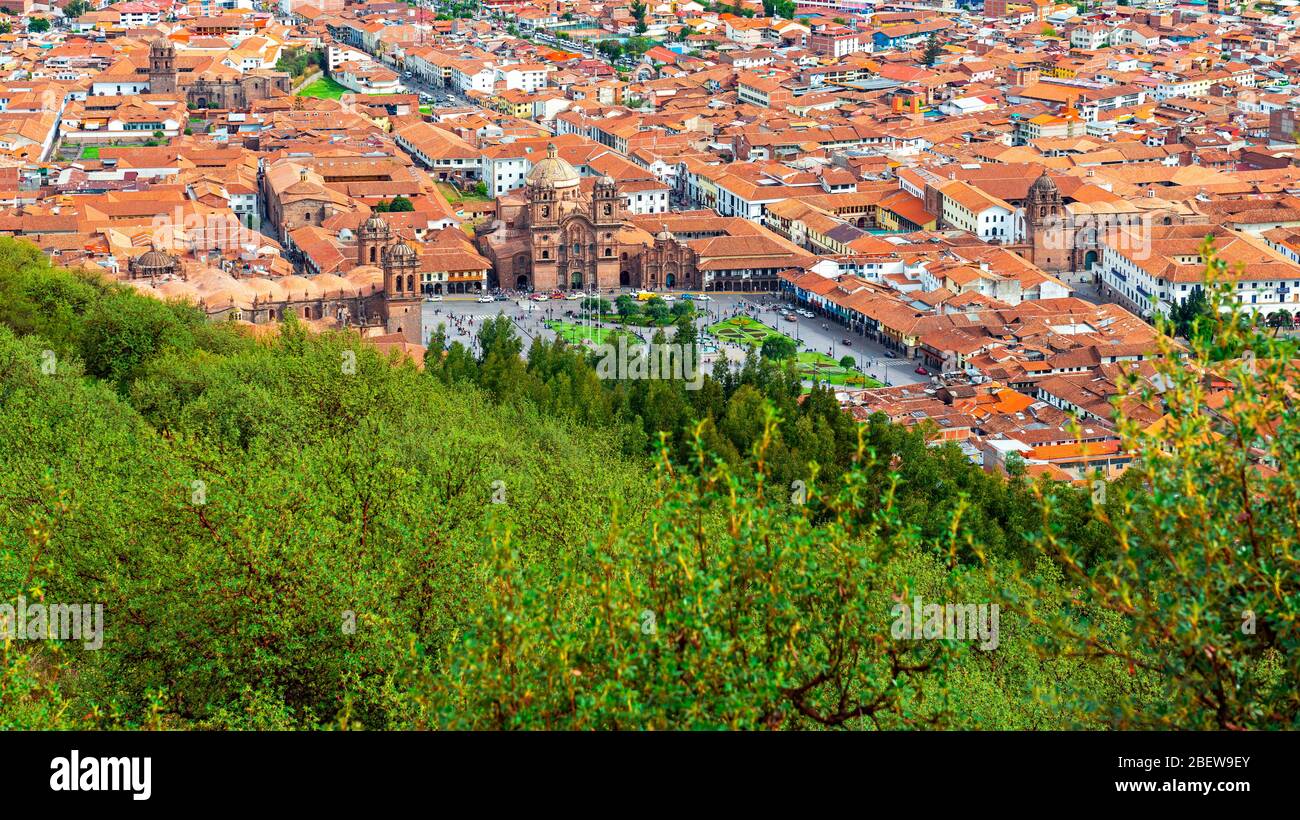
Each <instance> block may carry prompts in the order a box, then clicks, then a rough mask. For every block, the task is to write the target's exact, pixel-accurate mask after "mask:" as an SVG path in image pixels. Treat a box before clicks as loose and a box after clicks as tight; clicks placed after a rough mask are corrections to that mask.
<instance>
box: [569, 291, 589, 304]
mask: <svg viewBox="0 0 1300 820" xmlns="http://www.w3.org/2000/svg"><path fill="white" fill-rule="evenodd" d="M564 298H565V299H567V300H568V301H570V302H576V301H578V300H579V299H586V298H587V294H585V293H581V292H579V293H570V294H569V295H568V296H566V297H564Z"/></svg>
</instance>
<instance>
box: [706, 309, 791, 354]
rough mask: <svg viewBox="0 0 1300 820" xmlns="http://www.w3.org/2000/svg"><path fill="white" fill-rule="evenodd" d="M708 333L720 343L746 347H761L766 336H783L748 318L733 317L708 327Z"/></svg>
mask: <svg viewBox="0 0 1300 820" xmlns="http://www.w3.org/2000/svg"><path fill="white" fill-rule="evenodd" d="M709 333H712V334H713V336H714V337H715V338H716V339H718V341H720V342H729V343H731V344H739V345H744V346H746V347H748V346H749V345H755V346H759V347H761V346H762V344H763V340H764V339H766V338H767V337H768V336H784V335H785V334H784V333H781V332H780V331H777V330H773V329H772V328H770V327H768V326H767V325H765V324H763V323H762V322H760V321H758V320H757V319H751V318H750V317H748V316H733V317H731V318H730V319H723V320H722V321H721V322H718V323H717V324H714V325H710V326H709Z"/></svg>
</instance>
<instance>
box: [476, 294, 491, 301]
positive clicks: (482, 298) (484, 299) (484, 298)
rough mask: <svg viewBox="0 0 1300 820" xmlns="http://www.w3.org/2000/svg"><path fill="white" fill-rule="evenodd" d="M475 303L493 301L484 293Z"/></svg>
mask: <svg viewBox="0 0 1300 820" xmlns="http://www.w3.org/2000/svg"><path fill="white" fill-rule="evenodd" d="M477 301H479V302H491V301H493V299H492V297H491V296H488V295H487V294H486V293H485V294H483V295H482V296H480V297H479V298H478V299H477Z"/></svg>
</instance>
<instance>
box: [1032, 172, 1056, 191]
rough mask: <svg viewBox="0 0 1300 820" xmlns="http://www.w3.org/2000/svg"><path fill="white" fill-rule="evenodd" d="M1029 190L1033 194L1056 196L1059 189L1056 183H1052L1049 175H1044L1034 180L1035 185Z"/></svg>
mask: <svg viewBox="0 0 1300 820" xmlns="http://www.w3.org/2000/svg"><path fill="white" fill-rule="evenodd" d="M1029 190H1030V191H1031V192H1035V191H1036V192H1039V193H1044V194H1055V193H1056V190H1057V189H1056V183H1055V182H1053V181H1052V178H1051V177H1049V176H1048V175H1047V174H1043V175H1042V176H1040V177H1039V178H1038V179H1036V180H1034V184H1033V185H1030V186H1029Z"/></svg>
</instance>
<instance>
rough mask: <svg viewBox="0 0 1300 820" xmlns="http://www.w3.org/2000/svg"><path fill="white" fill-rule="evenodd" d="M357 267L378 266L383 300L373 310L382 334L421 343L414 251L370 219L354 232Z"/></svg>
mask: <svg viewBox="0 0 1300 820" xmlns="http://www.w3.org/2000/svg"><path fill="white" fill-rule="evenodd" d="M357 265H358V266H361V265H372V266H378V267H379V268H380V269H381V270H382V271H383V273H384V290H383V301H382V302H380V303H379V304H378V305H376V307H377V308H378V311H379V315H380V318H381V319H382V320H383V323H384V330H385V332H387V333H400V334H402V337H403V338H404V339H405V340H406V341H408V342H410V343H411V344H417V345H422V344H424V343H425V339H424V329H423V323H422V319H421V298H420V254H419V253H418V252H417V251H416V250H415V248H412V247H411V246H410V245H408V244H407V243H405V242H403V241H402V240H400V239H397V238H395V237H394V236H393V232H392V229H391V228H389V226H388V223H387V222H385V221H384V220H383V219H381V218H380V217H378V216H371V217H370V218H369V219H367V220H366V221H365V222H364V223H362V225H361V227H360V228H359V229H358V230H357Z"/></svg>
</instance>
